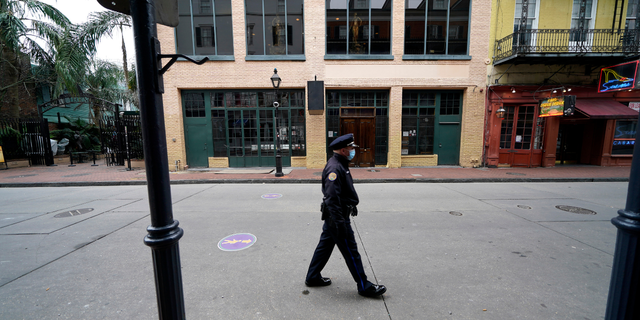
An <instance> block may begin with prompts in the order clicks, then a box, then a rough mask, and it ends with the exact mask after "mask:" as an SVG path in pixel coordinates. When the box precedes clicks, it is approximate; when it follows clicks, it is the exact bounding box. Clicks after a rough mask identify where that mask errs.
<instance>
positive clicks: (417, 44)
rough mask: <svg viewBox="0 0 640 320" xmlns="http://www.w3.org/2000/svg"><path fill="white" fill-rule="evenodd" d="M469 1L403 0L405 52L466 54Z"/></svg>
mask: <svg viewBox="0 0 640 320" xmlns="http://www.w3.org/2000/svg"><path fill="white" fill-rule="evenodd" d="M469 3H470V1H469V0H430V1H424V0H405V41H404V54H405V55H467V52H468V46H469V43H468V35H469V14H470V11H471V10H470V5H469Z"/></svg>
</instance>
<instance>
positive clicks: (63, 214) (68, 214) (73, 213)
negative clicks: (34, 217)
mask: <svg viewBox="0 0 640 320" xmlns="http://www.w3.org/2000/svg"><path fill="white" fill-rule="evenodd" d="M91 211H93V208H82V209H76V210H69V211H65V212H60V213H58V214H56V215H55V216H53V217H54V218H66V217H74V216H79V215H81V214H85V213H89V212H91Z"/></svg>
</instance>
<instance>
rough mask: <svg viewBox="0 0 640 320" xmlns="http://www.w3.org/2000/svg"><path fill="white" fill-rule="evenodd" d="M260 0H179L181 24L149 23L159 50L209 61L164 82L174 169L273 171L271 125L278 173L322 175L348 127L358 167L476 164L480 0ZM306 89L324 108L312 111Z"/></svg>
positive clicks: (482, 73) (180, 69)
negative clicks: (282, 169) (281, 169)
mask: <svg viewBox="0 0 640 320" xmlns="http://www.w3.org/2000/svg"><path fill="white" fill-rule="evenodd" d="M260 2H261V1H260V0H257V1H247V0H226V1H221V0H215V1H214V0H192V1H191V2H190V1H188V0H180V1H179V3H180V8H181V9H180V11H181V13H180V16H181V25H180V26H178V27H177V28H175V29H174V28H169V27H165V26H158V35H159V39H160V42H161V46H162V52H163V53H182V54H186V55H188V56H192V57H193V58H195V59H200V58H202V57H204V56H207V57H209V58H210V59H211V60H212V61H209V62H206V63H204V64H203V65H196V64H193V63H190V62H187V61H178V62H177V63H176V64H174V65H173V66H172V67H171V68H170V69H169V70H168V71H167V72H166V73H165V74H164V90H165V93H164V95H163V99H164V108H165V110H164V112H165V123H166V126H167V144H168V156H169V164H170V165H171V167H172V168H173V167H174V164H175V163H176V162H177V161H178V160H179V161H180V167H181V168H182V167H184V165H189V166H190V167H229V166H231V167H236V166H237V167H240V166H246V167H250V166H273V164H272V163H273V162H272V160H273V159H272V158H273V157H274V156H273V155H274V153H273V148H274V141H275V140H274V138H273V137H274V136H275V132H276V130H273V128H274V127H276V128H277V132H279V133H280V140H281V143H282V146H281V150H282V151H283V152H284V155H283V158H284V161H283V162H284V164H285V166H293V167H307V168H322V167H323V166H324V164H325V162H326V160H327V155H328V151H327V146H328V144H329V143H330V141H332V140H333V138H335V137H337V136H338V135H341V134H345V133H348V132H346V131H354V130H355V131H357V132H355V133H356V135H357V139H359V141H358V142H359V143H360V145H361V146H362V148H361V149H362V150H361V154H360V155H359V157H360V160H358V159H356V164H360V165H361V166H367V167H371V166H384V167H390V168H396V167H402V166H434V165H461V166H464V167H471V166H476V165H481V162H482V155H483V128H484V125H485V124H484V115H485V94H484V93H483V91H484V88H486V75H487V69H486V68H487V67H486V64H487V63H488V62H489V61H488V60H487V59H486V57H487V52H488V50H489V43H488V41H489V27H490V15H491V2H490V1H489V0H476V1H473V2H472V3H471V1H469V0H467V1H454V0H450V1H428V2H427V1H412V0H406V1H405V0H393V1H392V0H386V1H384V0H381V1H376V0H371V1H367V0H365V1H358V0H350V1H349V2H347V0H340V1H337V0H329V1H325V0H306V1H302V0H299V1H294V0H289V1H286V2H285V1H278V0H263V1H262V2H263V3H262V8H257V9H256V8H254V7H252V5H253V4H255V3H258V4H260ZM272 8H273V10H272ZM465 8H466V10H467V11H465ZM256 10H257V13H256ZM199 13H203V14H204V15H205V16H211V17H213V18H214V19H211V20H213V23H200V22H198V19H199V18H200V16H201V15H199ZM358 13H360V15H358ZM260 14H262V17H260ZM367 14H368V16H367ZM466 14H468V16H465V15H466ZM421 15H422V16H421ZM248 17H249V18H248ZM341 19H342V20H341ZM344 20H347V21H344ZM381 20H382V22H380V21H381ZM384 20H386V22H385V21H384ZM255 21H258V23H257V24H254V22H255ZM341 21H343V22H341ZM409 21H411V22H412V23H409ZM415 21H417V23H413V22H415ZM262 23H264V25H261V24H262ZM210 25H212V26H210ZM284 25H287V27H286V28H285V27H283V26H284ZM416 26H417V27H416ZM421 28H422V30H421ZM229 29H230V30H229ZM416 30H417V31H416ZM386 31H389V32H386ZM409 32H410V33H411V36H409ZM212 34H213V35H212ZM385 34H387V35H391V36H390V38H389V37H386V36H385ZM189 35H190V36H191V39H190V42H189V41H185V40H184V39H185V38H189ZM421 37H422V40H420V38H421ZM231 38H232V43H229V40H230V39H231ZM410 38H411V39H414V38H415V39H417V40H416V41H415V43H417V45H415V46H413V47H411V45H410V44H409V43H410V42H411V41H410ZM187 40H188V39H187ZM333 40H335V41H333ZM334 43H335V45H334ZM343 43H344V46H345V47H344V52H342V51H341V50H342V49H341V46H342V44H343ZM284 44H286V45H284ZM216 45H217V47H215V46H216ZM465 45H466V48H465ZM207 46H209V47H210V48H209V52H205V51H206V50H205V47H207ZM214 47H215V48H214ZM283 47H286V49H285V48H283ZM191 48H193V49H191ZM423 48H424V50H423ZM263 49H264V51H261V50H263ZM203 50H205V51H203ZM300 50H302V53H301V52H300ZM409 50H413V51H411V52H408V51H409ZM420 50H422V51H420ZM409 53H410V54H409ZM274 68H277V71H278V75H279V76H280V77H281V79H282V84H281V86H280V88H279V90H278V91H279V95H278V96H277V97H276V96H275V95H274V94H273V93H272V92H273V91H274V88H273V86H272V84H271V81H270V77H271V76H272V74H273V70H274ZM316 80H317V81H322V82H323V83H322V85H323V86H322V88H323V91H322V92H321V96H323V97H324V98H323V100H324V101H322V102H321V103H320V104H321V105H322V106H323V110H320V111H314V110H309V108H308V107H309V105H310V104H311V103H310V101H309V99H310V98H309V97H310V95H309V86H310V81H316ZM274 97H276V99H277V100H279V101H280V102H281V108H280V109H281V111H280V112H281V114H275V113H274V112H273V108H272V107H271V102H272V100H273V98H274ZM316 103H317V101H316ZM274 116H275V117H276V118H277V119H274ZM276 120H277V121H279V123H278V124H275V125H274V124H273V122H274V121H276ZM360 131H362V134H358V133H359V132H360ZM371 135H375V139H374V138H371V140H364V139H365V137H367V136H371ZM368 144H371V145H368ZM366 152H369V154H365V153H366ZM365 159H368V160H365ZM358 161H359V162H358Z"/></svg>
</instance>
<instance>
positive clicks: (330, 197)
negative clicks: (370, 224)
mask: <svg viewBox="0 0 640 320" xmlns="http://www.w3.org/2000/svg"><path fill="white" fill-rule="evenodd" d="M329 147H330V148H331V149H333V157H331V158H330V159H329V161H328V162H327V165H326V166H325V167H324V171H322V193H323V194H324V197H323V199H322V220H324V225H323V227H322V234H321V235H320V242H319V243H318V246H317V247H316V251H315V252H314V253H313V258H312V259H311V263H310V264H309V271H308V272H307V279H306V281H305V284H306V285H307V286H309V287H320V286H328V285H330V284H331V279H329V278H323V277H322V276H321V275H320V272H321V271H322V269H323V268H324V266H325V265H326V264H327V262H328V261H329V257H331V252H332V251H333V247H334V246H336V245H337V246H338V249H339V250H340V253H342V256H343V257H344V261H345V262H346V263H347V267H348V268H349V272H351V276H352V277H353V280H355V282H356V283H357V285H358V294H360V295H362V296H365V297H377V296H379V295H382V294H383V293H385V292H386V291H387V288H386V287H385V286H383V285H377V284H373V283H371V282H370V281H368V280H367V276H366V275H365V274H364V268H363V267H362V260H361V258H360V254H359V253H358V246H357V244H356V239H355V237H354V234H353V229H351V220H350V219H349V216H350V215H352V216H356V215H357V214H358V210H357V207H356V206H357V205H358V202H359V200H358V194H357V193H356V190H355V189H354V188H353V179H352V178H351V174H350V173H349V161H351V159H353V157H354V156H355V148H357V147H358V146H357V145H355V144H354V142H353V134H351V133H350V134H346V135H343V136H340V137H338V138H336V139H335V140H334V141H333V142H332V143H331V144H330V145H329Z"/></svg>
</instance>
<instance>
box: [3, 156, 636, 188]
mask: <svg viewBox="0 0 640 320" xmlns="http://www.w3.org/2000/svg"><path fill="white" fill-rule="evenodd" d="M630 170H631V168H630V167H599V166H590V165H564V166H556V167H552V168H462V167H450V166H442V167H405V168H394V169H391V168H353V169H352V170H351V173H352V175H353V178H354V181H355V182H356V183H385V182H405V183H416V182H422V183H429V182H554V181H556V182H593V181H628V179H629V173H630ZM274 173H275V170H274V168H273V167H263V168H210V169H200V170H197V169H196V170H188V171H178V172H170V175H169V176H170V179H171V183H172V184H198V183H319V182H320V180H321V174H322V169H307V168H290V167H287V168H283V173H284V176H283V177H275V175H274ZM144 184H146V171H145V170H144V169H140V168H134V169H133V170H131V171H128V170H126V167H122V166H106V165H105V164H104V163H103V162H101V163H100V164H99V165H97V166H92V165H91V163H81V164H77V165H76V166H74V167H69V166H68V165H64V164H61V165H57V166H51V167H47V166H33V167H23V168H9V169H8V170H0V187H59V186H107V185H144Z"/></svg>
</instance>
